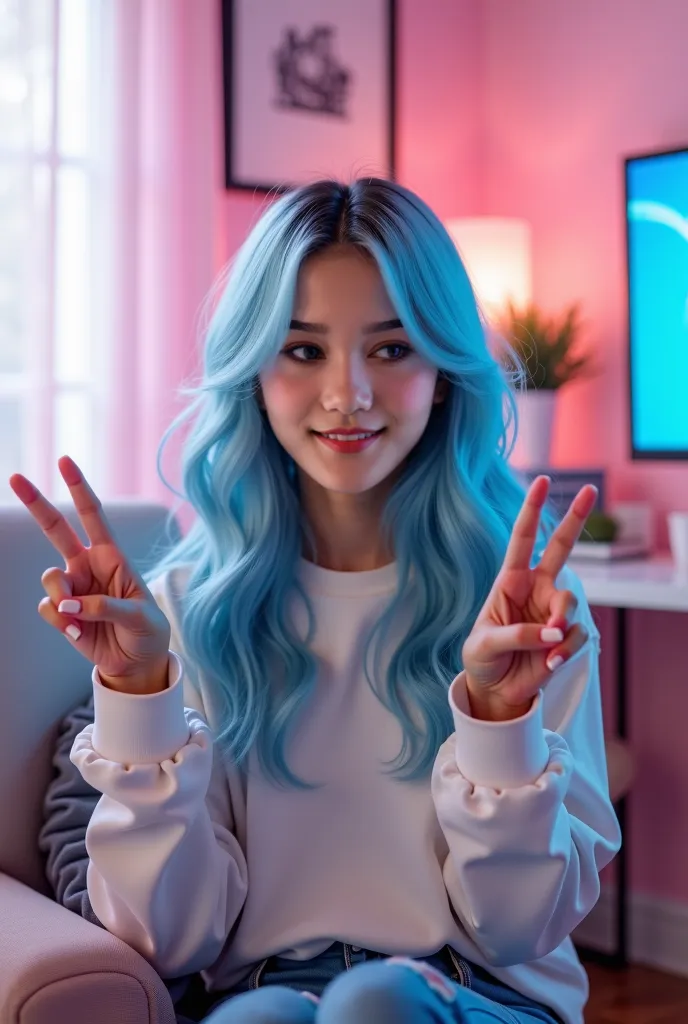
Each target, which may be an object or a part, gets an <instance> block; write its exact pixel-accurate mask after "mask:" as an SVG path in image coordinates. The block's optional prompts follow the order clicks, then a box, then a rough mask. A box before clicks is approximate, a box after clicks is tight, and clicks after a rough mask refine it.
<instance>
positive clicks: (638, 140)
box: [215, 0, 688, 900]
mask: <svg viewBox="0 0 688 1024" xmlns="http://www.w3.org/2000/svg"><path fill="white" fill-rule="evenodd" d="M399 36H400V38H399V109H398V153H399V158H398V176H399V179H400V180H401V181H402V182H403V183H404V184H406V185H408V186H409V187H411V188H413V189H414V190H415V191H417V192H418V193H419V194H420V195H421V196H423V198H424V199H426V200H427V201H428V202H429V203H430V205H431V206H433V208H434V209H435V210H436V211H437V213H438V214H439V215H440V216H441V217H449V216H462V215H470V214H476V213H493V214H503V215H513V216H521V217H526V218H528V219H529V220H530V222H531V223H532V225H533V231H534V291H535V297H536V299H537V300H538V301H539V302H540V303H542V304H543V305H545V306H547V307H550V308H552V310H556V309H558V308H559V307H560V306H561V305H563V304H564V303H567V302H569V301H571V300H573V299H577V298H580V299H582V300H583V303H584V308H585V313H586V315H587V316H588V317H589V319H590V335H589V337H590V342H591V344H592V345H594V347H595V349H596V350H597V352H598V354H599V358H600V360H601V361H602V363H603V366H604V372H603V374H602V375H601V376H600V377H599V378H598V379H596V380H594V381H591V382H586V383H581V384H577V385H573V386H572V387H571V389H570V390H567V391H566V392H565V393H564V394H563V395H562V400H561V412H560V416H559V420H558V424H557V431H556V437H555V444H554V455H555V459H554V461H555V463H557V464H559V465H570V466H574V465H577V466H582V465H602V466H604V467H605V468H606V469H607V470H608V473H609V482H610V492H611V497H612V499H613V500H622V499H645V498H648V499H650V500H652V502H653V504H654V505H655V507H656V508H657V510H658V513H659V518H660V519H661V520H662V522H661V524H660V529H659V532H658V536H659V540H660V543H662V544H664V543H665V542H666V541H665V530H664V525H663V516H664V513H665V512H666V510H667V509H669V508H672V507H684V508H688V466H682V465H680V464H666V465H663V466H662V465H659V464H657V465H652V464H644V465H643V464H640V463H639V464H633V463H631V462H630V461H629V459H628V455H627V446H626V435H625V429H626V427H625V424H626V417H627V408H626V397H625V372H626V371H625V363H624V358H625V344H626V336H625V330H626V328H625V293H624V278H623V274H624V256H623V222H622V219H621V216H622V191H621V190H622V165H621V156H622V154H625V153H632V152H638V151H642V150H645V149H650V148H654V147H659V146H667V147H670V146H672V145H678V144H681V143H683V142H686V141H688V114H687V113H686V111H687V110H688V108H687V107H686V102H685V84H684V83H685V72H684V69H685V66H686V53H685V39H686V38H687V37H688V5H686V4H685V3H684V0H656V2H655V3H654V4H653V5H652V6H651V8H650V5H648V4H646V3H645V2H644V0H617V2H616V3H614V2H612V0H610V2H608V3H606V4H600V3H598V2H597V0H577V2H576V3H575V4H552V3H551V2H550V0H519V3H518V4H514V3H512V2H511V0H482V2H481V0H445V2H440V0H433V2H427V3H420V2H418V0H399ZM220 173H221V170H220V166H219V159H218V181H219V180H220V179H219V174H220ZM260 202H261V200H260V199H254V198H253V197H251V196H250V195H245V194H243V193H238V192H234V193H223V192H222V190H221V188H220V187H218V201H217V207H216V208H217V212H218V220H217V235H216V245H215V262H216V267H219V266H220V265H221V263H223V262H224V261H225V260H226V259H227V257H228V256H229V255H230V254H231V253H232V252H233V251H234V250H235V248H236V246H237V245H238V244H239V243H240V241H241V240H242V238H243V237H244V236H245V234H246V232H247V230H248V229H249V227H250V225H251V224H252V223H253V221H254V219H255V217H256V216H257V214H258V210H259V207H260ZM599 619H600V625H601V628H602V634H603V657H602V672H603V687H604V690H605V694H604V696H605V712H606V715H607V716H608V717H607V721H608V722H609V723H611V721H612V718H611V712H612V708H611V702H610V699H609V698H610V682H611V671H612V668H613V662H612V658H613V635H612V633H611V629H610V627H611V618H610V615H609V614H608V613H606V612H604V611H601V612H600V613H599ZM685 628H686V627H685V623H684V622H683V619H682V617H681V616H679V615H677V614H667V615H662V614H658V613H634V614H633V615H632V622H631V635H632V640H631V657H630V661H631V677H630V680H629V686H630V692H631V721H632V728H633V733H634V748H635V750H636V752H637V757H638V762H639V770H640V778H639V781H638V783H637V785H636V788H635V790H634V794H633V800H632V806H631V809H630V813H631V819H632V826H633V837H632V841H631V843H630V855H631V878H632V885H633V887H634V888H635V889H638V890H641V891H644V892H647V893H654V894H656V895H658V896H665V897H669V898H675V899H684V900H688V871H686V868H685V865H686V864H688V785H686V782H687V781H688V755H686V753H685V739H684V735H683V727H682V723H683V722H684V721H686V720H688V687H686V686H685V668H684V664H685V662H684V661H683V658H682V654H683V650H682V644H681V640H682V634H683V633H684V632H685Z"/></svg>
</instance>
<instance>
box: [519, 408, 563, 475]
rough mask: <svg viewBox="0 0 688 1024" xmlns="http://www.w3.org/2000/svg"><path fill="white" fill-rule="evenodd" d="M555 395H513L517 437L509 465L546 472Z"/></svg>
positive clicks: (550, 443) (550, 444) (550, 445)
mask: <svg viewBox="0 0 688 1024" xmlns="http://www.w3.org/2000/svg"><path fill="white" fill-rule="evenodd" d="M556 397H557V392H556V391H552V390H548V391H545V390H542V391H537V390H534V391H521V392H518V394H517V395H516V406H517V408H518V435H517V439H516V446H515V448H514V451H513V453H512V455H511V460H510V461H511V463H512V464H513V465H514V466H517V467H518V468H519V469H546V468H547V467H548V466H549V460H550V451H551V447H552V428H553V426H554V409H555V406H556Z"/></svg>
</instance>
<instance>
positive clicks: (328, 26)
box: [221, 0, 397, 194]
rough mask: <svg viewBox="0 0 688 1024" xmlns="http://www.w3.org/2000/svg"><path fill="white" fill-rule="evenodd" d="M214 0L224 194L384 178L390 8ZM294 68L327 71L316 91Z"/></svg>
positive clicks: (390, 172) (391, 59)
mask: <svg viewBox="0 0 688 1024" xmlns="http://www.w3.org/2000/svg"><path fill="white" fill-rule="evenodd" d="M221 2H222V8H221V11H222V71H223V105H224V129H225V132H224V134H225V138H224V164H225V166H224V178H225V188H226V189H241V190H245V191H250V192H254V193H259V194H268V193H273V192H277V193H279V192H285V191H289V190H290V189H291V188H294V187H296V186H298V185H301V184H304V183H305V182H307V181H311V180H313V179H314V178H316V177H328V176H334V177H340V178H343V179H344V180H348V179H349V178H351V177H353V176H354V175H355V174H357V173H364V174H371V175H375V176H379V177H385V178H390V179H392V180H393V179H394V178H395V174H396V88H397V66H396V64H397V56H396V49H397V5H396V0H347V3H346V4H344V3H342V2H341V0H221ZM290 5H291V6H290ZM309 8H311V9H312V12H311V13H309ZM376 27H377V32H375V28H376ZM306 29H307V30H308V31H306ZM371 32H372V33H373V37H372V38H371ZM354 41H355V45H354ZM338 43H339V44H340V47H341V48H343V50H344V52H345V57H340V56H339V51H340V47H338V45H337V44H338ZM378 43H379V50H380V52H379V58H378V56H377V55H376V54H377V51H376V47H377V44H378ZM316 48H317V49H316ZM302 58H304V59H302ZM357 60H358V61H359V64H358V65H357V64H356V61H357ZM299 61H301V68H304V67H308V66H310V68H311V69H312V68H313V67H314V66H315V67H316V68H317V67H318V61H320V62H321V64H322V62H323V61H325V62H326V65H329V68H328V73H327V76H326V78H325V82H326V88H325V89H318V85H319V84H320V83H318V81H317V80H314V79H313V78H311V79H310V80H309V79H308V78H307V77H306V76H304V75H303V74H302V75H300V76H299V73H298V72H299ZM308 62H310V64H308ZM254 68H255V81H254V83H253V87H251V84H252V83H251V76H252V75H253V74H254V70H253V69H254ZM321 81H322V76H321ZM314 82H315V86H314ZM364 83H365V86H364ZM356 85H358V87H359V88H358V91H356ZM364 88H365V95H364ZM353 97H355V99H354V98H353ZM319 104H320V105H321V109H318V105H319ZM363 110H365V117H363V116H361V112H362V111H363ZM356 112H358V114H359V116H358V128H357V126H356V125H355V124H352V115H353V119H354V120H355V119H356V118H355V113H356ZM254 143H255V145H254ZM271 146H272V151H271V150H270V147H271Z"/></svg>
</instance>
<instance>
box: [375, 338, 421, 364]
mask: <svg viewBox="0 0 688 1024" xmlns="http://www.w3.org/2000/svg"><path fill="white" fill-rule="evenodd" d="M390 348H393V349H396V350H397V354H396V356H392V357H391V358H390V359H384V360H383V362H386V363H398V362H399V361H400V360H401V359H405V358H406V356H407V355H410V353H411V352H412V351H413V349H412V348H411V347H410V345H403V344H402V343H401V342H400V341H390V342H389V344H388V345H383V346H382V347H381V348H379V349H378V350H377V352H376V353H375V354H376V355H377V354H378V353H379V352H382V351H384V350H385V349H390Z"/></svg>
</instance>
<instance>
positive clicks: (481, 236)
mask: <svg viewBox="0 0 688 1024" xmlns="http://www.w3.org/2000/svg"><path fill="white" fill-rule="evenodd" d="M444 226H445V227H446V229H447V231H448V232H449V234H450V235H451V237H452V240H453V242H454V244H455V245H456V247H457V249H458V250H459V254H460V256H461V258H462V260H463V262H464V266H465V267H466V270H467V272H468V276H469V278H470V279H471V284H472V285H473V289H474V291H475V293H476V296H477V298H478V302H479V303H480V305H481V306H482V308H483V311H484V312H485V314H486V315H487V316H488V318H489V319H498V318H499V316H500V314H501V313H502V312H503V311H504V310H505V308H506V304H507V302H508V301H509V299H511V301H512V302H513V303H514V305H515V306H517V307H519V308H522V307H524V306H526V305H527V304H528V303H529V302H530V300H531V296H532V277H531V231H530V225H529V224H528V223H527V221H524V220H517V219H515V218H506V217H467V218H455V219H453V220H448V221H446V222H445V225H444Z"/></svg>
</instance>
